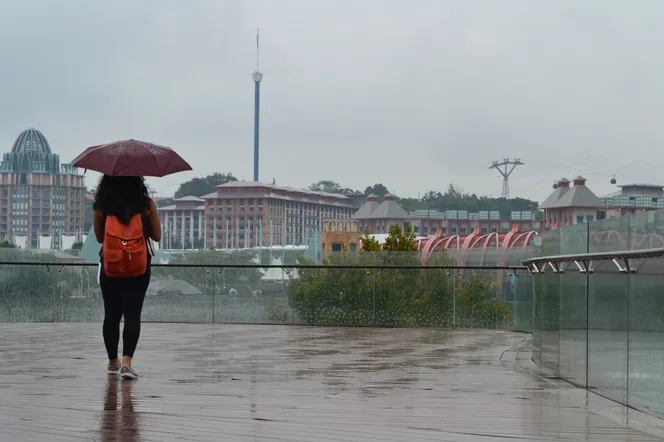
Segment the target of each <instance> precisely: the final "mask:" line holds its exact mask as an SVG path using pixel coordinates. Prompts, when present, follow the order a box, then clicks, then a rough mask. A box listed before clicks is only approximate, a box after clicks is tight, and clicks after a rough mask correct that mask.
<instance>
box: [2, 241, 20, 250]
mask: <svg viewBox="0 0 664 442" xmlns="http://www.w3.org/2000/svg"><path fill="white" fill-rule="evenodd" d="M0 248H2V249H15V248H16V246H15V245H14V244H12V243H10V242H9V241H7V240H4V241H0Z"/></svg>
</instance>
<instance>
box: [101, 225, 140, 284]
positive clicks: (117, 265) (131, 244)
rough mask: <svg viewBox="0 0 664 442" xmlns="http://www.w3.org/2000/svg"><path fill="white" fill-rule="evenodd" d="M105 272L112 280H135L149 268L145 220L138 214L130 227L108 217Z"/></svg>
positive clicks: (104, 247)
mask: <svg viewBox="0 0 664 442" xmlns="http://www.w3.org/2000/svg"><path fill="white" fill-rule="evenodd" d="M103 250H104V251H103V253H104V272H105V273H106V275H107V276H109V277H111V278H133V277H136V276H141V275H143V274H144V273H145V272H146V270H147V267H148V245H147V241H146V239H145V233H144V232H143V220H142V218H141V214H140V213H137V214H136V215H134V216H132V217H131V220H130V221H129V224H128V225H125V224H122V223H121V222H120V220H119V219H118V218H117V217H116V216H113V215H108V216H107V217H106V226H105V228H104V244H103Z"/></svg>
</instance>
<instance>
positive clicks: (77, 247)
mask: <svg viewBox="0 0 664 442" xmlns="http://www.w3.org/2000/svg"><path fill="white" fill-rule="evenodd" d="M82 248H83V241H77V242H75V243H74V244H72V246H71V249H72V250H81V249H82Z"/></svg>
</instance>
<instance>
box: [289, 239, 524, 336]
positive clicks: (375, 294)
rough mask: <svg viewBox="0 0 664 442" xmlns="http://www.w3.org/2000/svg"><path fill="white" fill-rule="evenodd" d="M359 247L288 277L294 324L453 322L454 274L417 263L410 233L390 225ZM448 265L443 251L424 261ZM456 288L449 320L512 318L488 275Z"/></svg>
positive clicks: (499, 322) (500, 322) (498, 322)
mask: <svg viewBox="0 0 664 442" xmlns="http://www.w3.org/2000/svg"><path fill="white" fill-rule="evenodd" d="M409 244H410V245H409ZM362 249H363V251H361V252H359V253H358V254H357V255H356V256H352V255H350V254H347V253H336V254H333V255H332V256H330V257H328V258H327V259H326V260H325V261H324V264H325V265H326V266H330V267H329V268H301V269H300V270H299V277H298V278H296V279H293V280H291V281H290V283H289V285H288V288H287V291H288V294H289V304H290V306H291V308H292V309H293V311H294V312H295V314H296V315H297V317H298V319H299V320H300V321H301V322H304V323H306V324H313V325H351V326H385V327H452V326H454V325H455V324H454V316H455V315H454V312H453V308H454V296H455V294H454V287H455V283H454V278H455V273H454V271H452V270H445V269H436V268H426V267H422V266H420V265H419V254H418V253H417V249H416V247H415V243H414V235H413V234H412V231H409V232H407V233H403V232H402V231H401V229H400V228H398V227H396V228H393V229H391V230H390V236H389V237H388V239H387V241H386V242H385V244H384V245H383V246H379V245H378V244H377V243H376V242H375V241H373V240H372V238H370V237H369V235H365V237H364V238H363V247H362ZM303 263H304V262H303ZM453 264H454V261H453V260H452V259H450V258H449V257H448V256H446V255H444V254H443V255H441V256H439V257H438V258H437V259H436V260H435V261H433V262H429V265H441V266H442V265H448V266H449V265H453ZM340 266H360V267H362V268H339V267H340ZM380 266H385V267H388V268H378V267H380ZM390 266H392V267H404V266H412V267H417V268H413V269H409V268H408V269H405V268H389V267H390ZM458 286H459V287H458V290H457V294H456V296H457V300H456V301H457V313H458V315H457V316H459V317H457V322H456V326H462V327H502V326H504V325H505V324H508V323H510V322H511V321H513V319H514V318H513V313H512V306H511V304H510V303H507V302H503V301H498V300H496V299H493V298H490V297H489V293H492V292H495V290H496V288H497V284H496V283H495V281H493V280H492V279H491V278H489V277H480V276H476V275H468V276H466V277H465V278H463V282H462V283H460V284H458ZM459 319H460V320H461V321H459Z"/></svg>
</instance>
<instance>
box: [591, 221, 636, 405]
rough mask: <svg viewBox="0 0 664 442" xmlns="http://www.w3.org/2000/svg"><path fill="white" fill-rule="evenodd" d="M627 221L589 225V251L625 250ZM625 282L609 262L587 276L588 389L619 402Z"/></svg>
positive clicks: (623, 392) (623, 382)
mask: <svg viewBox="0 0 664 442" xmlns="http://www.w3.org/2000/svg"><path fill="white" fill-rule="evenodd" d="M629 222H630V219H629V217H619V218H609V219H606V220H602V221H599V222H595V223H592V224H591V225H590V238H589V239H590V241H589V252H591V253H593V252H605V251H607V252H608V251H618V250H626V249H628V248H629V244H628V237H629ZM594 265H595V266H597V263H595V264H594ZM628 281H629V278H628V277H627V276H626V275H624V274H621V273H618V272H617V271H616V268H615V266H614V264H613V263H612V262H611V261H604V262H603V263H602V264H601V265H600V266H599V267H597V268H596V269H595V271H594V273H593V274H591V275H590V276H589V277H588V388H590V389H593V390H595V391H596V392H597V393H599V394H601V395H603V396H606V397H608V398H610V399H613V400H615V401H618V402H622V403H625V402H626V399H627V349H628V340H627V335H628V333H627V330H628V311H629V310H628V307H629V305H628V304H629V303H628V294H629V292H628Z"/></svg>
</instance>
